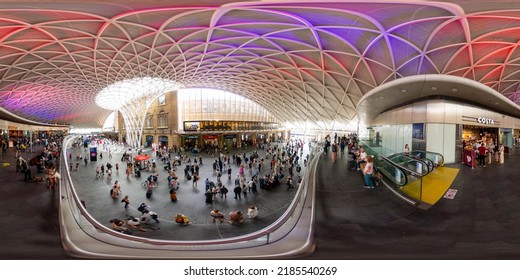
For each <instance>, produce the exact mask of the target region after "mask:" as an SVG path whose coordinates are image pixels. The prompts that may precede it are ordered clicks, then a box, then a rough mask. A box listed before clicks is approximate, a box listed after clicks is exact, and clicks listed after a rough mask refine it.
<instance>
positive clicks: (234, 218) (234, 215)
mask: <svg viewBox="0 0 520 280" xmlns="http://www.w3.org/2000/svg"><path fill="white" fill-rule="evenodd" d="M234 222H237V223H239V224H241V223H243V222H244V214H243V213H242V211H232V212H230V213H229V221H228V223H229V224H233V223H234Z"/></svg>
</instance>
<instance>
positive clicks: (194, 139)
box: [182, 134, 199, 151]
mask: <svg viewBox="0 0 520 280" xmlns="http://www.w3.org/2000/svg"><path fill="white" fill-rule="evenodd" d="M182 143H183V145H184V149H186V150H188V151H191V150H193V149H194V148H195V147H197V145H198V143H199V135H190V134H187V135H183V136H182Z"/></svg>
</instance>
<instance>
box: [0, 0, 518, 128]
mask: <svg viewBox="0 0 520 280" xmlns="http://www.w3.org/2000/svg"><path fill="white" fill-rule="evenodd" d="M219 3H222V4H225V3H227V4H226V5H222V6H219V5H217V4H215V2H214V1H209V2H208V1H205V2H203V3H202V4H200V5H198V7H193V6H192V7H188V6H187V5H191V4H192V3H188V1H180V3H177V1H176V3H175V7H165V6H164V5H165V4H164V3H162V2H159V1H158V2H156V3H155V2H154V1H153V0H152V1H149V3H146V4H139V5H138V4H136V3H125V4H127V5H115V4H117V3H115V4H114V5H111V4H107V3H88V4H70V5H68V4H63V3H61V4H60V3H57V4H53V3H50V2H48V3H42V2H30V3H29V4H23V5H22V4H17V3H12V4H5V5H4V4H3V5H2V7H1V8H0V77H1V79H0V106H2V107H3V108H5V109H7V110H9V111H12V112H14V113H17V114H19V115H21V116H23V117H26V118H28V119H32V120H37V121H44V122H56V123H62V124H72V125H74V126H76V127H95V126H98V127H99V126H101V125H102V124H103V121H104V119H105V118H106V116H108V114H109V113H110V111H109V110H106V109H103V108H101V107H99V106H97V105H96V102H95V99H96V95H97V94H98V93H99V92H100V91H101V90H103V89H104V88H106V87H108V86H109V85H112V84H116V83H117V82H120V81H124V80H131V79H137V78H145V77H151V78H156V79H164V80H168V81H172V82H175V83H176V84H178V85H182V86H183V87H197V86H200V87H207V86H208V85H211V87H214V88H219V89H224V90H227V91H231V92H234V93H237V94H240V95H243V96H245V97H247V98H250V99H252V100H253V101H254V102H256V103H258V104H260V105H261V106H264V107H265V108H267V109H268V110H270V111H271V112H272V113H273V114H274V115H275V116H276V117H277V118H278V119H279V120H280V121H282V122H285V123H287V124H289V125H293V126H295V127H301V126H303V125H304V124H303V123H304V122H305V120H306V121H307V122H308V123H311V124H313V125H314V126H315V127H317V128H322V129H332V128H341V127H342V126H344V125H346V124H348V123H350V122H351V121H355V120H356V118H357V115H356V104H357V103H358V101H359V100H360V99H361V97H362V96H363V95H364V94H366V93H367V92H368V91H370V90H372V89H374V88H376V87H378V86H379V85H382V84H384V83H387V82H390V81H393V80H396V79H399V78H402V77H407V76H413V75H418V74H447V75H453V76H460V77H465V78H469V79H472V80H475V81H478V82H480V83H482V84H485V85H487V86H489V87H491V88H492V89H494V90H496V91H498V92H500V93H501V94H503V95H504V96H506V97H507V98H509V99H510V100H512V101H514V102H516V103H520V95H519V80H520V79H519V76H520V63H519V59H520V56H519V53H520V52H519V50H518V44H519V42H520V32H519V31H520V9H515V8H514V7H513V8H507V9H506V8H503V7H502V6H501V8H500V9H496V10H485V11H475V9H476V8H474V9H473V10H472V11H471V12H468V11H465V10H464V6H458V5H455V4H452V3H434V2H425V1H417V2H413V1H406V2H403V1H401V2H396V3H388V2H385V3H381V2H373V3H371V2H366V1H362V2H361V1H360V2H346V1H329V2H312V1H301V2H281V1H277V2H254V1H250V2H244V3H241V2H236V3H233V1H221V2H219ZM513 4H514V3H513ZM513 4H511V7H512V6H513ZM145 5H147V6H146V7H145ZM28 7H29V8H28Z"/></svg>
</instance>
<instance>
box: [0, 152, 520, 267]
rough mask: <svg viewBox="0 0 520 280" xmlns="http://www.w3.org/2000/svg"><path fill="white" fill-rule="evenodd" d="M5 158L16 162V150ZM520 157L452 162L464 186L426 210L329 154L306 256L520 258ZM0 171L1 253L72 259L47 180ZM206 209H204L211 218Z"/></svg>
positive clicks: (457, 185)
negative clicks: (479, 164)
mask: <svg viewBox="0 0 520 280" xmlns="http://www.w3.org/2000/svg"><path fill="white" fill-rule="evenodd" d="M4 158H5V159H6V160H7V161H9V162H11V163H13V164H14V154H12V151H9V154H8V155H7V156H5V157H4ZM519 160H520V149H512V153H511V155H509V156H507V157H506V163H505V164H503V165H499V164H491V165H488V166H487V167H486V168H477V169H471V168H469V167H467V166H463V165H460V164H454V165H451V167H458V168H460V172H459V174H458V176H457V178H456V180H455V182H454V184H453V186H452V188H454V189H457V190H458V192H457V195H456V197H455V199H453V200H450V199H441V201H440V202H439V203H438V204H437V205H435V206H434V207H432V208H430V209H429V210H427V211H422V210H418V209H415V208H414V207H412V206H410V205H407V204H406V203H404V202H402V201H401V200H399V199H397V198H396V197H395V196H394V195H393V194H392V193H390V192H389V191H388V190H385V189H381V190H366V189H364V188H362V185H363V181H362V177H361V174H360V173H359V172H356V171H350V170H347V168H346V158H345V157H343V158H340V160H339V161H337V162H336V163H334V164H332V162H331V160H330V158H329V157H325V156H323V157H322V158H321V161H320V164H319V167H318V168H319V171H318V178H317V180H318V189H317V192H316V196H317V210H316V215H317V217H316V218H317V229H316V244H317V247H316V251H315V252H314V253H313V254H311V255H310V256H308V257H307V258H306V259H520V239H519V238H518V236H519V234H520V201H519V197H520V187H519V185H518V178H519V176H518V168H519V166H520V164H519V162H520V161H519ZM80 168H81V167H80ZM120 172H121V171H120ZM0 178H2V181H3V184H2V188H1V190H0V194H1V200H2V204H1V205H2V206H1V207H0V217H1V218H2V220H3V221H4V222H5V224H4V226H3V227H1V228H0V234H1V236H2V237H3V240H4V242H3V244H4V245H3V246H2V250H0V258H1V259H67V258H68V257H67V255H66V254H65V252H64V251H63V250H62V248H61V245H60V233H59V229H58V219H57V205H58V204H57V202H58V201H57V199H58V197H57V194H56V193H55V192H52V191H48V190H46V189H45V187H44V184H42V183H24V182H23V181H22V177H21V176H20V175H19V174H18V173H15V171H14V165H13V166H11V167H7V168H1V169H0ZM92 180H93V181H92V182H95V178H92ZM199 187H200V186H199ZM105 188H106V187H105ZM104 191H105V192H108V189H105V190H104ZM154 195H155V194H154ZM107 196H108V194H107ZM143 197H144V194H143ZM181 199H182V197H181ZM197 200H198V202H197V203H198V204H200V207H206V205H205V204H204V201H203V200H202V201H201V200H200V199H197ZM227 200H228V202H229V201H230V200H234V199H233V198H231V199H230V198H229V196H228V199H227ZM132 201H134V202H136V200H132ZM137 201H139V199H137ZM95 203H96V201H91V202H88V204H87V208H91V207H95V205H96V204H95ZM231 203H236V204H234V205H232V207H231V208H237V207H238V206H239V205H240V206H242V204H243V206H245V205H246V204H244V202H243V201H242V202H240V201H237V202H235V201H231ZM241 203H242V204H241ZM105 204H106V203H104V202H103V206H106V205H105ZM198 204H197V205H198ZM118 206H120V205H118ZM118 206H115V208H116V209H117V208H118ZM173 207H175V206H173ZM204 209H205V210H204V211H203V213H202V214H201V217H202V215H204V217H206V218H207V215H206V211H207V209H206V208H204ZM118 211H119V210H118ZM173 212H175V211H173ZM120 214H124V212H120ZM112 215H113V214H111V216H112ZM197 219H198V218H197ZM199 222H200V224H203V225H204V226H206V225H207V223H208V221H207V220H204V221H203V220H202V219H201V220H200V221H199V220H197V223H199ZM162 230H163V228H161V230H160V231H162ZM145 234H148V232H147V233H145ZM212 236H214V234H212Z"/></svg>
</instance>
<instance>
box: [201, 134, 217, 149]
mask: <svg viewBox="0 0 520 280" xmlns="http://www.w3.org/2000/svg"><path fill="white" fill-rule="evenodd" d="M203 139H204V146H203V148H214V147H218V142H219V141H218V135H217V134H209V135H204V136H203Z"/></svg>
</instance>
